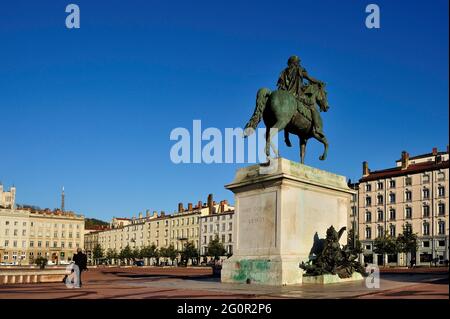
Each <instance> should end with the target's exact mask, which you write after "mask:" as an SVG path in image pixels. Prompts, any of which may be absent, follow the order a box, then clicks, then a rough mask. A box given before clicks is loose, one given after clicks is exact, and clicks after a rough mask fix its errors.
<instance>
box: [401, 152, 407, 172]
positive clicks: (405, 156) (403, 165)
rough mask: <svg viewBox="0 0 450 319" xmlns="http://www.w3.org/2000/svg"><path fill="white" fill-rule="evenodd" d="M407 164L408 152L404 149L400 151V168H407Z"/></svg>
mask: <svg viewBox="0 0 450 319" xmlns="http://www.w3.org/2000/svg"><path fill="white" fill-rule="evenodd" d="M408 166H409V154H408V152H406V151H403V152H402V170H403V169H407V168H408Z"/></svg>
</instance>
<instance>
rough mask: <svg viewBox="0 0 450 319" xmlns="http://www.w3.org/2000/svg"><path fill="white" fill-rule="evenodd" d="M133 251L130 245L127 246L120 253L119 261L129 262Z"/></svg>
mask: <svg viewBox="0 0 450 319" xmlns="http://www.w3.org/2000/svg"><path fill="white" fill-rule="evenodd" d="M132 254H133V253H132V251H131V248H130V246H129V245H126V246H125V248H124V249H122V250H121V251H120V253H119V259H120V260H125V262H128V260H129V259H130V258H131V257H132Z"/></svg>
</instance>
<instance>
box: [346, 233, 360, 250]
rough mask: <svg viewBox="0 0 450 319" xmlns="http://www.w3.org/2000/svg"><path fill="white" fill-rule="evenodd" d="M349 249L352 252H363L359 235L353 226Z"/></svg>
mask: <svg viewBox="0 0 450 319" xmlns="http://www.w3.org/2000/svg"><path fill="white" fill-rule="evenodd" d="M347 249H348V250H349V251H350V252H351V253H352V254H361V253H362V252H363V249H362V244H361V242H360V241H359V236H358V235H356V234H355V230H354V229H353V228H352V229H350V230H349V232H348V237H347Z"/></svg>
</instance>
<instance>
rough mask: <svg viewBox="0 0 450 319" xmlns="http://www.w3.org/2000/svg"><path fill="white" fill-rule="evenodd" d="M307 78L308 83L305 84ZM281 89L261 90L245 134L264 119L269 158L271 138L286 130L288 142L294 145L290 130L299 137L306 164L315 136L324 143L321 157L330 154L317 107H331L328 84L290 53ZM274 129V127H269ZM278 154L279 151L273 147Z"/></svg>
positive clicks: (302, 161) (301, 157)
mask: <svg viewBox="0 0 450 319" xmlns="http://www.w3.org/2000/svg"><path fill="white" fill-rule="evenodd" d="M304 80H307V81H308V84H305V83H304ZM277 87H278V90H276V91H273V92H271V91H270V90H269V89H267V88H262V89H259V90H258V93H257V96H256V107H255V111H254V112H253V115H252V117H251V118H250V120H249V122H248V123H247V125H246V126H245V131H244V136H248V135H250V134H252V133H253V131H254V130H255V129H256V127H257V126H258V123H259V122H260V121H261V118H262V119H263V120H264V124H265V125H266V148H265V152H266V156H267V158H268V159H269V158H270V145H271V142H270V141H271V138H272V137H273V136H274V135H275V134H277V133H278V131H280V130H284V139H285V142H286V145H287V146H289V147H291V146H292V145H291V142H290V140H289V133H292V134H295V135H297V136H298V137H299V140H300V159H301V163H302V164H303V163H304V158H305V149H306V142H307V140H308V139H309V138H311V137H314V138H315V139H317V140H318V141H319V142H321V143H322V144H323V145H324V152H323V154H322V155H321V156H320V160H324V159H325V158H326V156H327V151H328V142H327V139H326V137H325V134H324V133H323V125H322V119H321V117H320V113H319V111H318V110H317V107H316V104H317V105H318V106H319V108H320V110H321V111H323V112H326V111H327V110H328V108H329V106H328V101H327V93H326V91H325V83H323V82H321V81H319V80H317V79H315V78H313V77H311V76H310V75H309V74H308V73H307V72H306V70H305V69H304V68H303V67H302V66H301V65H300V59H299V58H298V57H297V56H291V57H290V58H289V60H288V66H287V68H285V69H284V70H283V71H282V72H281V74H280V77H279V79H278V82H277ZM271 128H275V130H270V129H271ZM274 151H275V153H277V150H274Z"/></svg>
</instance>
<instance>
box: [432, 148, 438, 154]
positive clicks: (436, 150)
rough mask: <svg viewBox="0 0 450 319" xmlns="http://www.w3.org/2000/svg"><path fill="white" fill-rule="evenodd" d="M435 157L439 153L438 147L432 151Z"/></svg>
mask: <svg viewBox="0 0 450 319" xmlns="http://www.w3.org/2000/svg"><path fill="white" fill-rule="evenodd" d="M432 153H433V155H437V153H438V149H437V147H433V151H432Z"/></svg>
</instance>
